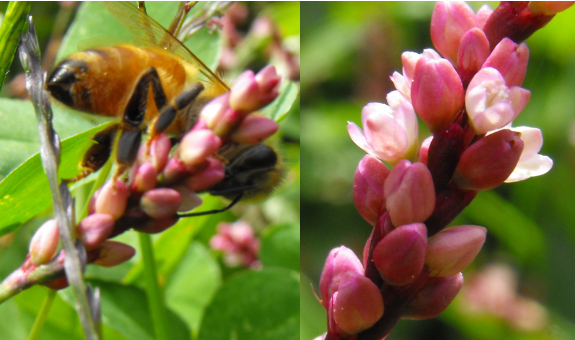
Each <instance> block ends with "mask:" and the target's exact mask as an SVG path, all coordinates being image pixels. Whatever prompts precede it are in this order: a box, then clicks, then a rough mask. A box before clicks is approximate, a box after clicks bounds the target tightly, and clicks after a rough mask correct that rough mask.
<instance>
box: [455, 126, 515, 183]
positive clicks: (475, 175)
mask: <svg viewBox="0 0 575 340" xmlns="http://www.w3.org/2000/svg"><path fill="white" fill-rule="evenodd" d="M520 136H521V134H520V133H518V132H513V131H511V130H507V129H505V130H499V131H497V132H495V133H493V134H490V135H487V136H485V137H484V138H482V139H480V140H479V141H477V142H475V143H474V144H472V145H471V146H470V147H469V148H467V149H466V150H465V151H464V152H463V154H462V155H461V158H460V159H459V163H458V164H457V168H456V169H455V173H454V174H453V181H454V182H455V184H456V185H457V186H458V187H459V188H461V189H464V190H489V189H493V188H495V187H497V186H499V185H500V184H502V183H503V181H505V180H506V179H507V178H508V177H509V175H510V174H511V173H512V172H513V169H515V166H516V165H517V162H518V161H519V157H520V156H521V152H522V151H523V141H522V140H521V138H520Z"/></svg>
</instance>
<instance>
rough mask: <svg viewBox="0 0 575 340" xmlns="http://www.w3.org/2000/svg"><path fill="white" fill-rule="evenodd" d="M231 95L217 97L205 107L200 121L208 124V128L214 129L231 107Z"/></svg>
mask: <svg viewBox="0 0 575 340" xmlns="http://www.w3.org/2000/svg"><path fill="white" fill-rule="evenodd" d="M229 102H230V93H229V92H226V93H224V94H223V95H221V96H219V97H216V98H215V99H213V100H212V101H210V102H209V103H208V104H206V105H205V106H204V108H203V109H202V111H201V112H200V120H201V121H203V122H204V123H205V124H206V127H207V128H209V129H213V128H214V127H215V126H216V124H217V123H218V122H219V121H220V119H221V118H222V117H223V116H224V113H225V112H226V110H228V109H229V107H230V104H229Z"/></svg>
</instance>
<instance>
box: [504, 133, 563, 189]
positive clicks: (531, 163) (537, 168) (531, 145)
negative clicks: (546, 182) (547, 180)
mask: <svg viewBox="0 0 575 340" xmlns="http://www.w3.org/2000/svg"><path fill="white" fill-rule="evenodd" d="M511 131H515V132H519V133H521V140H522V141H523V143H524V147H523V152H521V157H519V162H518V163H517V166H516V167H515V169H513V172H512V173H511V175H509V177H508V178H507V179H506V180H505V183H512V182H518V181H522V180H524V179H527V178H530V177H535V176H540V175H543V174H546V173H547V172H548V171H549V170H551V168H552V167H553V160H552V159H551V158H549V157H547V156H543V155H540V154H539V151H540V150H541V146H542V145H543V135H542V134H541V130H539V129H536V128H531V127H528V126H518V127H514V128H511Z"/></svg>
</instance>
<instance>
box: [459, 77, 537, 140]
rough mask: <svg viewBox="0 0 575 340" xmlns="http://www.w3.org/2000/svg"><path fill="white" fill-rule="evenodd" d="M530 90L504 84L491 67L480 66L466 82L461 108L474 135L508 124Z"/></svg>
mask: <svg viewBox="0 0 575 340" xmlns="http://www.w3.org/2000/svg"><path fill="white" fill-rule="evenodd" d="M530 97H531V93H530V92H529V91H527V90H525V89H522V88H520V87H518V86H513V87H511V88H509V87H507V85H506V84H505V79H503V76H502V75H501V74H500V73H499V71H497V70H496V69H494V68H491V67H488V68H482V69H481V70H480V71H479V72H477V74H476V75H475V77H473V79H472V80H471V82H470V83H469V87H468V88H467V93H466V95H465V107H466V108H467V114H468V116H469V119H470V123H471V126H472V127H473V130H474V131H475V133H476V134H478V135H481V134H484V133H486V132H488V131H491V130H495V129H499V128H502V127H504V126H505V125H507V124H509V123H510V122H511V121H512V120H513V119H515V117H517V115H519V113H520V112H521V111H522V110H523V109H524V108H525V105H527V102H528V101H529V98H530Z"/></svg>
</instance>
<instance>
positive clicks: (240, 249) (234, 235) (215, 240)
mask: <svg viewBox="0 0 575 340" xmlns="http://www.w3.org/2000/svg"><path fill="white" fill-rule="evenodd" d="M216 230H217V234H216V235H214V236H213V237H212V238H211V240H210V247H211V248H212V249H214V250H219V251H221V252H223V254H224V262H225V263H226V264H227V265H228V266H230V267H238V266H244V267H250V268H258V267H260V265H261V264H260V262H259V261H258V258H259V252H260V240H259V239H258V238H257V237H256V236H255V234H254V230H253V229H252V227H251V226H250V225H249V224H248V223H247V222H244V221H237V222H235V223H225V222H222V223H220V224H218V226H217V228H216Z"/></svg>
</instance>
